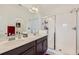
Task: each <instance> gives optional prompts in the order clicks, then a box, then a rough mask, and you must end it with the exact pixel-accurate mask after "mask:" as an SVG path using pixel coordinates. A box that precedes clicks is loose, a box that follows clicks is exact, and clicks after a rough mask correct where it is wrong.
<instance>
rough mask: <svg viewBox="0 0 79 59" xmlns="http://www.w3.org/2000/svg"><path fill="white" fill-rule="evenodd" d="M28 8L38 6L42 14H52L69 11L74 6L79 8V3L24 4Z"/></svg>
mask: <svg viewBox="0 0 79 59" xmlns="http://www.w3.org/2000/svg"><path fill="white" fill-rule="evenodd" d="M23 6H24V7H26V8H28V9H29V8H31V7H36V8H38V10H39V14H40V15H41V16H49V15H50V16H51V15H57V14H63V13H69V12H70V11H71V10H72V9H73V8H79V4H30V5H28V4H23Z"/></svg>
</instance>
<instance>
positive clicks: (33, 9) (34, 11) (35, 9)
mask: <svg viewBox="0 0 79 59" xmlns="http://www.w3.org/2000/svg"><path fill="white" fill-rule="evenodd" d="M29 11H30V12H31V13H38V8H36V7H32V8H30V9H29Z"/></svg>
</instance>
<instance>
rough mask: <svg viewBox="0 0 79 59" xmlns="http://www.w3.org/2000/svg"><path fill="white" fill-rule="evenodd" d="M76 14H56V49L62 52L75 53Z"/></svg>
mask: <svg viewBox="0 0 79 59" xmlns="http://www.w3.org/2000/svg"><path fill="white" fill-rule="evenodd" d="M75 27H76V16H75V14H63V15H57V16H56V50H57V51H61V52H63V53H64V54H76V30H75V29H74V28H75Z"/></svg>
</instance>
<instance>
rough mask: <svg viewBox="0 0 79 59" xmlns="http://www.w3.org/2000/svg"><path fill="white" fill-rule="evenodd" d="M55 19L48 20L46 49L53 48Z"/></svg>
mask: <svg viewBox="0 0 79 59" xmlns="http://www.w3.org/2000/svg"><path fill="white" fill-rule="evenodd" d="M54 33H55V17H52V18H48V48H49V49H51V50H52V49H54V48H55V39H54Z"/></svg>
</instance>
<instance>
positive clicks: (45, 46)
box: [43, 39, 47, 52]
mask: <svg viewBox="0 0 79 59" xmlns="http://www.w3.org/2000/svg"><path fill="white" fill-rule="evenodd" d="M46 50H47V39H45V40H44V41H43V52H46Z"/></svg>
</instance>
